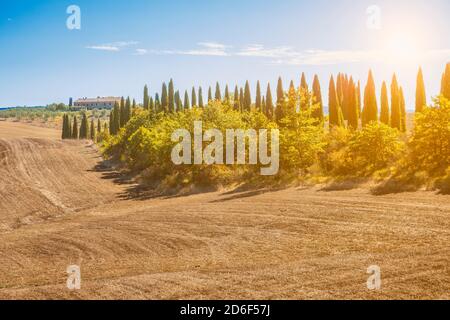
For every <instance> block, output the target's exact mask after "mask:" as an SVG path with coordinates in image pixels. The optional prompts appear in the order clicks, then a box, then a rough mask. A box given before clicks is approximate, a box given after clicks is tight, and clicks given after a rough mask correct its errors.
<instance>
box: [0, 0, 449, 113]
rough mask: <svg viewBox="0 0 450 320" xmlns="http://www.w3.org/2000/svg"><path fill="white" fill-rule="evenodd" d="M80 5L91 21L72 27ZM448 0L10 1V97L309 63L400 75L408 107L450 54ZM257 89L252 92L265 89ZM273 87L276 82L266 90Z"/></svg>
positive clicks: (109, 92) (0, 50)
mask: <svg viewBox="0 0 450 320" xmlns="http://www.w3.org/2000/svg"><path fill="white" fill-rule="evenodd" d="M71 5H76V6H77V7H78V8H79V9H80V13H81V15H80V19H79V21H80V29H70V28H68V27H67V20H68V19H69V18H70V19H69V20H70V21H73V20H72V19H71V14H72V12H70V13H67V9H68V7H69V6H71ZM449 12H450V1H448V0H426V1H423V0H408V1H406V0H396V1H392V0H370V1H366V0H359V1H354V0H316V1H303V0H265V1H260V0H240V1H237V0H227V1H216V0H190V1H181V0H171V1H162V0H161V1H156V0H127V1H124V0H114V1H107V0H96V1H92V0H91V1H88V0H71V1H65V0H47V1H38V0H14V1H13V0H10V1H7V0H2V1H1V4H0V107H12V106H24V105H27V106H36V105H46V104H49V103H53V102H65V103H68V100H69V97H73V98H74V99H77V98H80V97H97V96H131V97H133V98H136V99H137V101H141V100H142V92H143V87H144V85H145V84H148V85H149V88H150V92H151V93H153V94H154V93H155V92H156V91H161V84H162V82H163V81H169V79H170V78H173V80H174V82H175V86H176V88H177V89H179V90H180V92H182V94H183V92H184V90H189V92H190V91H191V89H192V86H196V87H198V86H202V87H203V92H204V93H205V94H206V92H207V88H208V86H214V85H215V83H216V81H218V82H219V83H220V84H221V87H222V90H223V88H224V87H225V84H228V85H229V86H230V88H234V86H235V85H236V84H237V85H239V86H243V85H244V83H245V81H246V80H248V81H249V82H250V84H251V86H252V88H255V86H256V81H257V80H260V81H261V84H262V86H263V87H264V88H265V87H266V85H267V83H269V82H270V83H271V86H272V91H273V92H274V90H275V86H276V81H277V79H278V77H279V76H281V77H282V79H283V81H284V83H285V86H286V87H287V85H288V83H289V82H290V81H291V80H294V81H295V83H296V84H297V85H299V82H300V76H301V73H302V72H305V74H306V76H307V79H308V82H309V83H310V84H311V83H312V79H313V76H314V75H315V74H317V75H318V76H319V79H320V82H321V86H322V92H323V95H324V100H325V103H327V92H328V81H329V78H330V76H331V75H332V74H333V75H336V74H337V73H338V72H345V73H348V74H350V75H352V76H353V77H354V78H355V79H357V80H361V82H362V85H365V83H366V80H367V74H368V70H369V69H372V70H373V73H374V76H375V81H376V84H377V90H378V92H379V90H380V88H381V83H382V81H384V80H386V81H389V82H390V79H391V77H392V74H393V73H394V72H396V73H397V75H398V78H399V82H400V84H401V85H402V86H403V87H404V91H405V95H406V100H407V105H408V109H413V108H414V107H413V106H414V96H415V78H416V74H417V70H418V68H419V66H421V67H422V68H423V72H424V77H425V83H426V89H427V96H428V98H431V97H432V96H434V95H436V94H438V93H439V88H440V79H441V74H442V72H443V71H444V68H445V64H446V63H447V62H450V37H449V32H448V30H450V19H448V13H449ZM254 91H255V90H253V93H254ZM263 91H264V92H265V89H263Z"/></svg>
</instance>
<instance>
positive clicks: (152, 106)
mask: <svg viewBox="0 0 450 320" xmlns="http://www.w3.org/2000/svg"><path fill="white" fill-rule="evenodd" d="M148 109H149V110H150V112H154V111H155V102H154V101H153V97H150V101H149V104H148Z"/></svg>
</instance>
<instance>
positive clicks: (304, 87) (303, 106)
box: [289, 72, 310, 111]
mask: <svg viewBox="0 0 450 320" xmlns="http://www.w3.org/2000/svg"><path fill="white" fill-rule="evenodd" d="M289 91H290V89H289ZM300 94H301V96H302V97H305V96H306V95H307V94H309V88H308V83H307V82H306V76H305V73H304V72H302V77H301V79H300ZM303 100H304V99H300V110H302V111H308V110H309V107H310V106H309V105H308V103H309V101H306V100H304V101H303Z"/></svg>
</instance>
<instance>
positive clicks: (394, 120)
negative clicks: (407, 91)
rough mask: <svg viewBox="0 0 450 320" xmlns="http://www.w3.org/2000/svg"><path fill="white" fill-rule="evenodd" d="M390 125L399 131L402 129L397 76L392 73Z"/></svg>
mask: <svg viewBox="0 0 450 320" xmlns="http://www.w3.org/2000/svg"><path fill="white" fill-rule="evenodd" d="M391 127H392V128H396V129H398V130H399V131H401V129H402V120H401V109H400V92H399V88H398V82H397V76H396V75H395V74H394V76H393V77H392V83H391Z"/></svg>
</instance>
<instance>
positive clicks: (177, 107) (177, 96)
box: [173, 90, 183, 112]
mask: <svg viewBox="0 0 450 320" xmlns="http://www.w3.org/2000/svg"><path fill="white" fill-rule="evenodd" d="M173 98H174V103H175V105H174V111H176V112H180V111H182V110H183V103H182V102H181V97H180V92H179V91H178V90H177V91H176V92H175V94H174V97H173Z"/></svg>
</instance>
